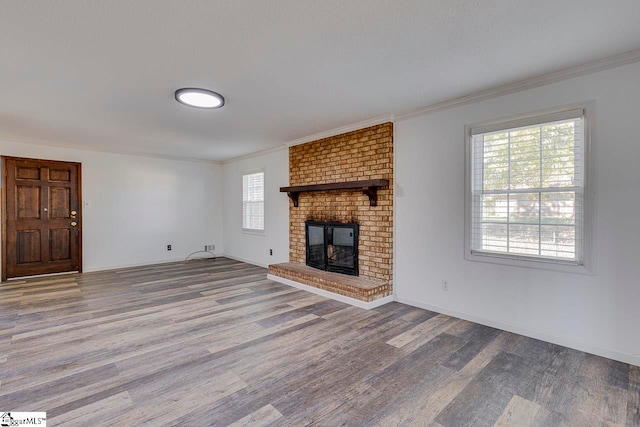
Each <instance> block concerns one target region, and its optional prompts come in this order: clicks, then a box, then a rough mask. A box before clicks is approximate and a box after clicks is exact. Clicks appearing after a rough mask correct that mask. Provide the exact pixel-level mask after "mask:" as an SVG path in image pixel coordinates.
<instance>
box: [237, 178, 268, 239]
mask: <svg viewBox="0 0 640 427" xmlns="http://www.w3.org/2000/svg"><path fill="white" fill-rule="evenodd" d="M242 229H243V230H245V231H254V232H263V231H264V172H253V173H246V174H244V175H242Z"/></svg>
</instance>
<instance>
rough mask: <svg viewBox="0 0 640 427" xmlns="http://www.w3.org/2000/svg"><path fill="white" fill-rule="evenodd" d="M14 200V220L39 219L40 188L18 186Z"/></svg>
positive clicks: (40, 210)
mask: <svg viewBox="0 0 640 427" xmlns="http://www.w3.org/2000/svg"><path fill="white" fill-rule="evenodd" d="M15 198H16V200H15V204H16V207H17V208H18V211H17V212H16V219H40V213H41V212H42V209H41V207H40V187H32V186H26V185H18V186H17V187H16V195H15Z"/></svg>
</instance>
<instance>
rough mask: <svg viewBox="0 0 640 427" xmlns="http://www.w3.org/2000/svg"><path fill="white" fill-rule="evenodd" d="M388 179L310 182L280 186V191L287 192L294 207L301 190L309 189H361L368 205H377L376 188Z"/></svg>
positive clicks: (386, 183) (383, 184)
mask: <svg viewBox="0 0 640 427" xmlns="http://www.w3.org/2000/svg"><path fill="white" fill-rule="evenodd" d="M388 185H389V180H388V179H370V180H366V181H348V182H335V183H328V184H312V185H303V186H297V187H280V191H281V192H283V193H287V196H289V198H290V199H291V201H292V202H293V206H294V207H296V208H297V207H298V197H299V196H300V193H302V192H309V191H328V190H348V189H361V190H362V192H363V193H364V194H365V195H366V196H367V197H369V206H378V188H380V187H387V186H388Z"/></svg>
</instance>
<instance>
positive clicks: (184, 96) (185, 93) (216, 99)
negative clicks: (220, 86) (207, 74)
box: [176, 87, 224, 109]
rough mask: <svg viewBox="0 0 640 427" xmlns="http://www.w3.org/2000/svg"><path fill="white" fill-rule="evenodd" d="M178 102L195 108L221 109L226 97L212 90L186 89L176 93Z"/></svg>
mask: <svg viewBox="0 0 640 427" xmlns="http://www.w3.org/2000/svg"><path fill="white" fill-rule="evenodd" d="M176 101H178V102H179V103H181V104H184V105H188V106H189V107H195V108H206V109H210V108H220V107H222V106H223V105H224V97H223V96H222V95H220V94H219V93H216V92H214V91H212V90H207V89H199V88H195V87H185V88H182V89H178V90H177V91H176Z"/></svg>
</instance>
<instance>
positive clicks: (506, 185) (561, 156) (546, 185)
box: [471, 110, 585, 264]
mask: <svg viewBox="0 0 640 427" xmlns="http://www.w3.org/2000/svg"><path fill="white" fill-rule="evenodd" d="M541 120H544V121H543V122H542V121H541ZM532 122H535V120H532V119H527V122H525V124H524V125H522V122H521V123H520V125H519V126H518V125H515V126H514V124H513V123H512V124H511V126H513V127H508V128H505V125H503V127H502V129H500V128H499V126H496V125H492V126H491V129H488V130H487V128H486V127H485V128H484V129H480V130H478V129H472V130H471V144H472V145H471V160H472V163H471V180H472V182H471V210H472V211H471V253H476V254H498V255H506V256H511V257H514V258H527V259H528V258H538V259H540V260H548V261H554V262H569V263H576V264H582V262H583V253H582V251H583V242H584V229H583V224H584V181H585V179H584V169H585V168H584V146H585V144H584V112H583V110H574V111H571V112H566V111H565V112H562V113H559V114H556V115H555V117H554V116H544V117H540V118H539V120H538V122H537V123H532Z"/></svg>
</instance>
